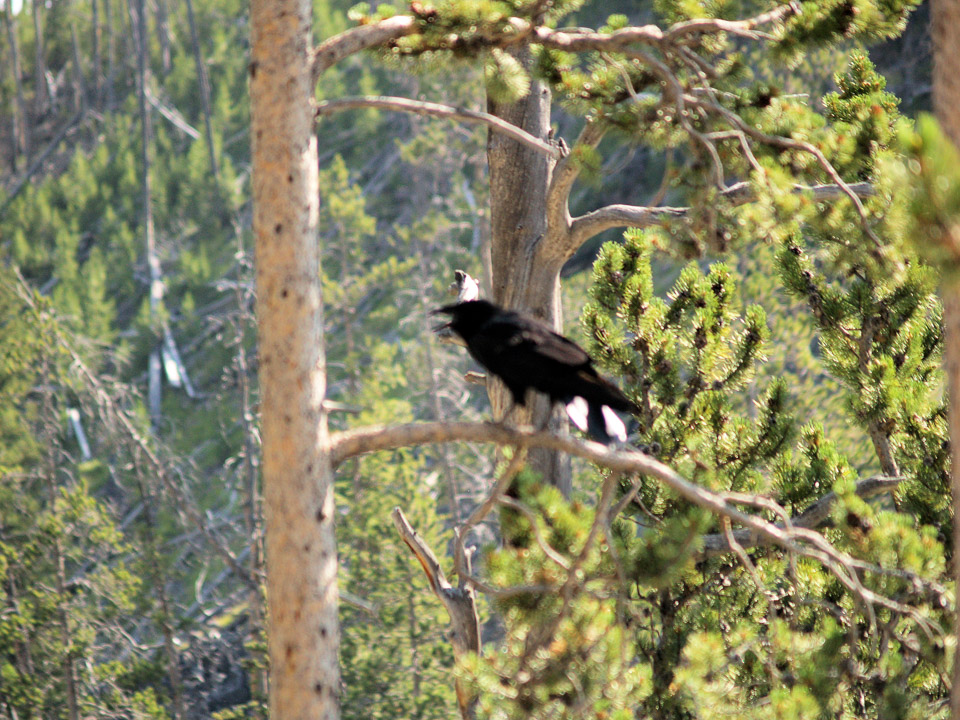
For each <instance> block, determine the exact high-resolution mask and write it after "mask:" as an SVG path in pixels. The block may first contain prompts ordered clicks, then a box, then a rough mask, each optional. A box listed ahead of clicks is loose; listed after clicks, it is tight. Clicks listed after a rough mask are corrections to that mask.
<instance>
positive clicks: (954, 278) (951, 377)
mask: <svg viewBox="0 0 960 720" xmlns="http://www.w3.org/2000/svg"><path fill="white" fill-rule="evenodd" d="M930 31H931V35H932V39H933V62H934V65H933V108H934V112H935V113H936V116H937V119H938V120H939V121H940V125H941V127H942V128H943V130H944V132H945V133H946V134H947V136H948V137H949V138H950V139H951V140H952V141H953V143H954V144H955V145H957V146H958V147H960V74H958V73H957V66H958V63H960V0H933V2H932V3H931V6H930ZM944 232H945V233H949V234H952V235H954V236H958V235H960V227H956V226H955V227H951V228H945V229H944ZM953 263H954V266H953V267H952V268H947V269H946V270H945V273H944V275H945V278H946V279H945V280H944V282H943V287H942V290H941V294H942V297H943V326H944V328H943V329H944V352H943V356H944V366H945V369H946V374H947V383H948V388H949V396H950V397H949V404H948V407H949V417H950V453H951V465H952V468H953V469H952V473H953V478H952V488H953V548H954V556H953V574H954V579H955V580H958V581H960V562H958V561H957V560H958V556H957V548H960V522H958V521H957V520H958V518H960V258H955V259H954V260H953ZM955 623H956V624H955V625H954V633H955V635H958V636H960V614H957V619H956V620H955ZM954 653H955V654H954V662H953V689H952V691H951V693H950V716H951V717H952V718H953V720H960V645H958V646H957V648H956V650H955V651H954Z"/></svg>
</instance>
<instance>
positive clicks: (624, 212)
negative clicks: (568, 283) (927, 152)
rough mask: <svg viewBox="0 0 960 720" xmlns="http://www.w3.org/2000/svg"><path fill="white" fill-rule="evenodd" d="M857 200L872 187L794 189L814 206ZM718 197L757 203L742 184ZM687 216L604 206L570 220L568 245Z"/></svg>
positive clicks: (684, 211) (669, 210)
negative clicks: (850, 195)
mask: <svg viewBox="0 0 960 720" xmlns="http://www.w3.org/2000/svg"><path fill="white" fill-rule="evenodd" d="M848 190H849V191H851V192H853V193H855V194H856V195H857V196H859V197H871V196H872V195H874V194H875V192H876V191H875V190H874V188H873V185H871V184H870V183H868V182H858V183H850V184H848V185H846V186H845V187H841V186H840V185H836V184H825V185H796V186H794V188H793V190H792V192H793V193H795V194H798V195H799V194H805V193H809V194H811V195H812V199H813V201H814V202H818V203H819V202H830V201H831V200H837V199H839V198H841V197H848V193H847V191H848ZM720 197H722V198H724V199H726V200H729V201H730V202H732V203H733V204H734V205H744V204H746V203H748V202H753V201H754V200H756V199H757V194H756V192H755V191H754V189H753V187H752V186H751V184H750V183H748V182H746V181H743V182H738V183H736V184H734V185H731V186H730V187H728V188H727V189H725V190H724V191H723V192H721V193H720ZM689 213H690V208H688V207H643V206H640V205H607V206H605V207H602V208H598V209H596V210H593V211H591V212H588V213H585V214H584V215H580V216H579V217H576V218H574V219H573V221H572V222H571V223H570V238H571V242H572V243H574V244H575V246H576V247H579V246H580V245H582V244H583V243H584V242H586V241H587V240H589V239H590V238H592V237H593V236H594V235H597V234H599V233H601V232H603V231H604V230H609V229H610V228H615V227H633V228H647V227H659V226H661V225H664V224H665V223H667V222H668V221H670V220H678V219H680V218H683V217H686V216H687V215H688V214H689Z"/></svg>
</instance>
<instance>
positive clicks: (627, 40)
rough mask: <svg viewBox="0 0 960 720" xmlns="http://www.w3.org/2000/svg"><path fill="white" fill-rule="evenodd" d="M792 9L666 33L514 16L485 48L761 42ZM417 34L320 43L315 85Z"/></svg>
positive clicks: (367, 32) (364, 33)
mask: <svg viewBox="0 0 960 720" xmlns="http://www.w3.org/2000/svg"><path fill="white" fill-rule="evenodd" d="M794 5H795V3H787V4H784V5H780V6H778V7H776V8H774V9H773V10H770V11H768V12H765V13H762V14H760V15H756V16H754V17H752V18H748V19H746V20H720V19H710V20H688V21H685V22H680V23H677V24H675V25H673V26H671V27H670V28H668V29H667V30H662V29H661V28H659V27H657V26H656V25H644V26H642V27H627V28H622V29H620V30H617V31H615V32H612V33H598V32H591V31H585V30H580V29H567V30H554V29H551V28H548V27H543V26H534V25H533V24H531V22H530V21H529V20H526V19H524V18H517V17H514V18H509V19H508V20H507V21H506V23H505V24H506V26H507V27H508V28H509V29H510V30H511V31H512V32H505V33H503V34H502V35H501V36H500V37H487V38H485V40H486V43H485V44H486V45H487V46H492V47H506V46H508V45H513V44H515V43H517V42H518V41H520V40H523V39H529V41H530V42H532V43H534V44H538V45H544V46H546V47H551V48H557V49H561V50H569V51H574V52H576V51H580V52H584V51H591V50H596V51H612V52H618V51H622V50H624V49H626V48H629V47H630V46H632V45H638V44H640V45H648V46H651V47H656V48H659V47H662V46H664V45H672V44H677V43H678V42H681V41H682V40H684V39H685V38H686V37H687V36H689V35H693V34H708V33H730V34H732V35H740V36H743V37H749V38H757V37H763V35H761V34H760V33H758V32H757V31H756V28H758V27H760V26H762V25H768V24H771V23H775V22H779V21H781V20H783V19H784V18H786V17H787V16H788V15H790V14H792V13H793V12H795V7H794ZM417 32H419V26H418V18H416V17H413V16H412V15H396V16H394V17H391V18H387V19H385V20H380V21H379V22H375V23H371V24H369V25H360V26H358V27H354V28H350V29H349V30H346V31H345V32H342V33H340V34H339V35H334V36H333V37H331V38H329V39H327V40H325V41H324V42H322V43H320V45H318V46H317V47H316V48H315V49H314V50H313V52H312V53H311V56H312V57H311V61H312V63H313V79H314V82H316V81H317V79H319V77H320V75H321V74H322V73H323V71H324V70H326V69H327V68H329V67H331V66H332V65H335V64H336V63H338V62H340V61H341V60H343V59H344V58H346V57H349V56H350V55H353V54H354V53H357V52H360V51H361V50H366V49H369V48H372V47H377V46H378V45H383V44H384V43H388V42H390V41H392V40H396V39H398V38H401V37H404V36H406V35H415V34H416V33H417ZM456 39H457V36H456V35H455V34H454V35H451V37H450V38H448V45H453V44H455V43H456Z"/></svg>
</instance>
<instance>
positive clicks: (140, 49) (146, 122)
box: [130, 0, 163, 427]
mask: <svg viewBox="0 0 960 720" xmlns="http://www.w3.org/2000/svg"><path fill="white" fill-rule="evenodd" d="M130 10H131V12H132V11H133V10H134V8H133V6H131V7H130ZM130 22H131V24H132V25H133V26H134V27H135V28H136V36H137V43H136V50H137V85H138V87H137V95H138V101H139V105H140V142H141V146H142V147H141V151H140V161H141V165H142V172H143V176H142V179H141V202H142V203H143V235H144V246H145V248H146V255H147V270H148V272H149V278H150V322H151V324H152V325H153V326H155V327H154V328H153V329H154V330H155V337H154V346H153V348H152V349H151V350H150V357H149V359H148V360H147V406H148V409H149V412H150V422H151V424H152V425H153V426H154V427H156V426H157V424H158V422H159V420H160V402H161V399H162V398H161V391H162V389H161V386H160V380H161V378H160V369H161V366H160V333H159V329H158V328H159V320H158V315H159V312H160V303H161V302H162V300H163V281H162V280H161V277H160V257H159V256H158V255H157V237H156V233H155V232H154V228H153V203H152V202H151V199H150V197H151V193H152V190H151V183H150V135H151V128H150V111H149V109H148V108H147V16H146V8H145V7H144V3H143V0H136V17H135V18H133V17H131V19H130Z"/></svg>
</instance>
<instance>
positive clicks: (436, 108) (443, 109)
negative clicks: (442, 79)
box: [315, 95, 560, 158]
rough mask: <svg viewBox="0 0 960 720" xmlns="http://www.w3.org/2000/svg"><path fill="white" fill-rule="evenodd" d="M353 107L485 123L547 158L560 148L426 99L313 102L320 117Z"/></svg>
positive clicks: (484, 116)
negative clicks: (315, 103)
mask: <svg viewBox="0 0 960 720" xmlns="http://www.w3.org/2000/svg"><path fill="white" fill-rule="evenodd" d="M357 108H381V109H384V110H396V111H398V112H409V113H414V114H415V115H432V116H434V117H445V118H452V119H456V120H462V121H463V122H466V123H474V124H479V125H486V126H487V127H490V128H493V129H494V130H496V131H497V132H499V133H502V134H503V135H506V136H507V137H510V138H513V139H514V140H516V141H517V142H519V143H522V144H523V145H526V146H527V147H529V148H532V149H534V150H536V151H537V152H540V153H543V154H544V155H547V156H548V157H553V158H558V157H560V148H559V147H557V146H556V145H551V144H550V143H548V142H545V141H544V140H541V139H539V138H537V137H534V136H533V135H531V134H530V133H528V132H527V131H526V130H521V129H520V128H518V127H517V126H516V125H511V124H510V123H508V122H506V121H505V120H501V119H500V118H498V117H497V116H495V115H491V114H490V113H485V112H480V111H479V110H467V109H466V108H458V107H451V106H450V105H440V104H439V103H432V102H426V101H423V100H410V99H408V98H402V97H388V96H377V95H367V96H363V97H345V98H338V99H336V100H324V101H321V102H319V103H317V105H316V110H315V113H316V115H317V117H320V116H322V115H331V114H333V113H335V112H339V111H341V110H354V109H357Z"/></svg>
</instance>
